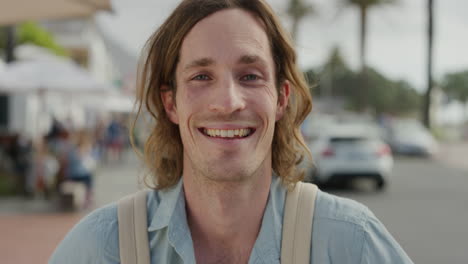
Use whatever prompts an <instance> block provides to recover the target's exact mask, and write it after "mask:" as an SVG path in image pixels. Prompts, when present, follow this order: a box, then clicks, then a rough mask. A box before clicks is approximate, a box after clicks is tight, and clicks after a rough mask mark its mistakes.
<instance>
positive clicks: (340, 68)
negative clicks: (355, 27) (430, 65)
mask: <svg viewBox="0 0 468 264" xmlns="http://www.w3.org/2000/svg"><path fill="white" fill-rule="evenodd" d="M320 69H321V70H315V69H310V70H308V71H306V72H305V75H306V78H307V79H308V80H309V84H311V85H313V84H317V85H316V87H315V88H312V93H313V95H314V96H317V97H324V96H333V97H340V98H344V99H345V101H346V102H347V103H348V105H349V107H350V108H351V109H354V110H360V109H365V108H371V109H374V110H375V112H376V113H383V112H386V113H393V114H410V113H413V112H416V111H418V109H419V107H420V104H421V95H420V94H418V92H417V91H416V90H415V89H414V88H413V87H411V85H410V84H409V83H407V82H405V81H394V80H390V79H388V78H387V77H385V76H384V75H383V74H381V73H379V72H378V71H376V70H375V69H372V68H366V78H362V75H361V73H360V72H354V71H352V70H351V69H350V68H349V67H348V66H347V64H346V62H345V61H344V59H343V58H342V56H341V54H340V52H339V50H338V49H337V48H334V49H333V51H332V52H331V55H330V57H329V58H328V60H327V61H326V62H325V64H324V66H322V67H320ZM363 82H366V83H365V85H367V86H368V87H370V89H367V90H364V89H362V87H363V86H364V85H363ZM365 91H368V92H367V93H368V94H367V96H366V97H367V98H368V100H367V101H366V102H363V101H362V100H361V99H362V96H361V95H362V94H361V93H363V92H365ZM363 103H365V105H363Z"/></svg>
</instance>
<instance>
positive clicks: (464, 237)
mask: <svg viewBox="0 0 468 264" xmlns="http://www.w3.org/2000/svg"><path fill="white" fill-rule="evenodd" d="M465 157H466V156H465ZM393 177H394V178H393V181H392V182H391V184H390V185H389V186H388V189H387V190H386V191H385V192H383V193H375V192H355V191H350V190H347V191H343V190H340V191H337V190H330V191H331V192H332V193H335V194H337V195H340V196H344V197H349V198H352V199H354V200H357V201H359V202H361V203H363V204H365V205H367V206H368V207H369V208H370V209H371V210H372V211H373V212H374V214H375V215H376V216H377V217H378V218H379V219H380V220H381V221H382V222H383V223H384V224H385V226H386V227H387V229H388V230H389V231H390V233H392V235H393V236H394V237H395V238H396V240H397V241H398V242H399V243H400V245H401V246H402V247H403V248H404V249H405V251H406V252H407V253H408V255H409V256H410V257H411V259H412V260H413V261H414V262H415V263H425V264H440V263H451V264H462V263H467V261H468V250H467V249H468V247H467V245H468V228H467V227H466V224H467V223H468V197H467V193H468V187H467V186H468V170H467V169H457V168H451V167H448V166H447V165H446V164H444V163H442V162H441V161H438V160H430V159H417V158H398V159H397V160H396V164H395V168H394V174H393Z"/></svg>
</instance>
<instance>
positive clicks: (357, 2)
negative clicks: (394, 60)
mask: <svg viewBox="0 0 468 264" xmlns="http://www.w3.org/2000/svg"><path fill="white" fill-rule="evenodd" d="M341 1H342V2H343V4H344V5H346V6H352V7H356V8H357V9H358V10H359V28H360V32H359V41H360V43H359V50H360V58H361V71H363V70H365V67H366V43H367V28H368V23H367V22H368V20H367V18H368V12H369V9H370V8H372V7H376V6H381V5H385V4H391V3H395V2H396V1H397V0H341Z"/></svg>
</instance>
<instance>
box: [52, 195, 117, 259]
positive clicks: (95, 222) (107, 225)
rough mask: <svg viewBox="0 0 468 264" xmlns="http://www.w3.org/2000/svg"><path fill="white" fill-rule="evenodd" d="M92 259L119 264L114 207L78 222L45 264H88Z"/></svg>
mask: <svg viewBox="0 0 468 264" xmlns="http://www.w3.org/2000/svg"><path fill="white" fill-rule="evenodd" d="M96 259H102V260H103V261H104V262H103V263H117V262H118V261H119V258H118V223H117V204H116V203H112V204H109V205H107V206H104V207H102V208H99V209H96V210H94V211H93V212H91V213H90V214H89V215H87V216H85V217H84V218H83V219H81V220H80V222H78V224H76V225H75V226H74V227H73V228H72V229H71V230H70V232H68V234H67V235H66V236H65V238H64V239H63V241H62V242H61V243H60V244H59V245H58V247H57V249H56V250H55V252H54V254H53V255H52V257H51V259H50V261H49V263H92V262H93V261H95V260H96ZM88 261H89V262H88Z"/></svg>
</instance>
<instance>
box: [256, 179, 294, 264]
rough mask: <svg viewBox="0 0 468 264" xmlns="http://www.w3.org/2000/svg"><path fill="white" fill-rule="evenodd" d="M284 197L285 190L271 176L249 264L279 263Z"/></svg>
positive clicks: (279, 181)
mask: <svg viewBox="0 0 468 264" xmlns="http://www.w3.org/2000/svg"><path fill="white" fill-rule="evenodd" d="M285 197H286V189H285V188H284V187H283V185H282V183H281V180H280V178H279V177H277V176H276V175H273V178H272V181H271V185H270V194H269V195H268V202H267V206H266V208H265V213H264V214H263V219H262V226H261V228H260V232H259V234H258V237H257V240H256V241H255V244H254V247H253V249H252V253H251V254H250V259H249V263H273V264H276V263H277V264H279V263H280V253H281V237H282V233H281V232H282V229H283V228H282V226H283V211H284V199H285Z"/></svg>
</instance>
